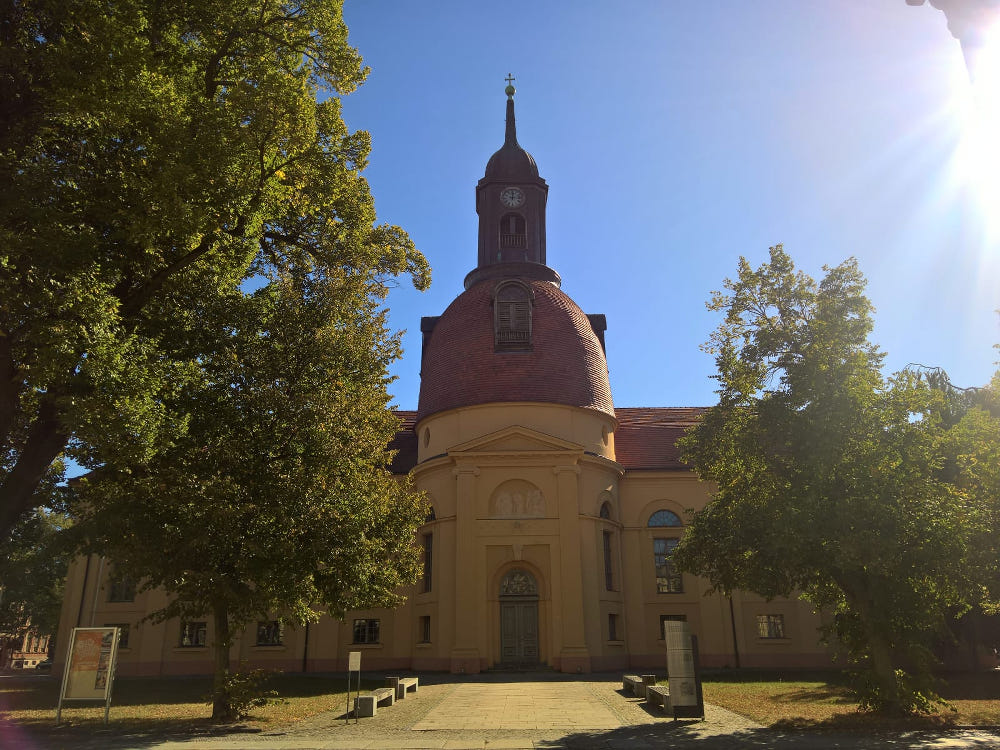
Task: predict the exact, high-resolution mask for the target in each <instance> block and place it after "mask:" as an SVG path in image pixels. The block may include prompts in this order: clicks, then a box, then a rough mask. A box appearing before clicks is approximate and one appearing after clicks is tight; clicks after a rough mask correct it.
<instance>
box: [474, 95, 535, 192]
mask: <svg viewBox="0 0 1000 750" xmlns="http://www.w3.org/2000/svg"><path fill="white" fill-rule="evenodd" d="M507 88H508V91H507V121H506V127H505V129H504V141H503V146H501V147H500V150H499V151H497V152H496V153H494V154H493V156H491V157H490V160H489V161H488V162H486V174H485V175H484V176H483V179H484V180H504V181H508V182H519V181H527V180H537V179H538V165H537V164H535V160H534V158H532V156H531V154H529V153H528V152H527V151H525V150H524V149H523V148H521V144H519V143H518V142H517V124H516V123H515V121H514V95H513V90H514V89H513V87H512V86H508V87H507Z"/></svg>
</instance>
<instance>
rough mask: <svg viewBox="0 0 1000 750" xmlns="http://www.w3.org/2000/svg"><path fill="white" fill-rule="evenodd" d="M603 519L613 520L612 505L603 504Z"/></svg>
mask: <svg viewBox="0 0 1000 750" xmlns="http://www.w3.org/2000/svg"><path fill="white" fill-rule="evenodd" d="M601 518H611V503H607V502H605V503H601Z"/></svg>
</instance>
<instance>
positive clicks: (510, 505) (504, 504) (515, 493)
mask: <svg viewBox="0 0 1000 750" xmlns="http://www.w3.org/2000/svg"><path fill="white" fill-rule="evenodd" d="M490 516H491V517H492V518H544V517H545V496H544V495H543V494H542V491H541V490H540V489H538V488H537V487H536V486H535V485H533V484H532V483H531V482H527V481H525V480H523V479H510V480H508V481H506V482H504V483H503V484H501V485H500V486H499V487H497V488H496V489H495V490H494V491H493V495H492V497H491V498H490Z"/></svg>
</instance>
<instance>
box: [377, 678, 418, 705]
mask: <svg viewBox="0 0 1000 750" xmlns="http://www.w3.org/2000/svg"><path fill="white" fill-rule="evenodd" d="M385 686H386V687H389V688H392V689H393V690H395V691H396V700H398V701H401V700H403V698H405V697H406V693H407V692H410V693H415V692H417V690H419V689H420V678H419V677H386V678H385Z"/></svg>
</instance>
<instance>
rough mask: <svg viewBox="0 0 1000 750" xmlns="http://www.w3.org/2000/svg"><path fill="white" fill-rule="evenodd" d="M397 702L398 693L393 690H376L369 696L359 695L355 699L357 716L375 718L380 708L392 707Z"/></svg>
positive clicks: (387, 688)
mask: <svg viewBox="0 0 1000 750" xmlns="http://www.w3.org/2000/svg"><path fill="white" fill-rule="evenodd" d="M395 702H396V691H395V689H393V688H389V687H384V688H375V689H374V690H372V691H371V692H370V693H368V694H367V695H359V696H358V697H357V698H355V699H354V715H355V716H374V715H375V714H376V712H377V711H378V706H391V705H392V704H393V703H395Z"/></svg>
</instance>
